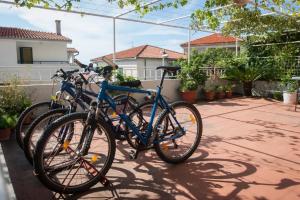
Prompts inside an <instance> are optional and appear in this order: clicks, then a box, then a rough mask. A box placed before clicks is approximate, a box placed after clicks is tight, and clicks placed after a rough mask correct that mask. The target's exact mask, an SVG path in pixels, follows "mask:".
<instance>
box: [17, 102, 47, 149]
mask: <svg viewBox="0 0 300 200" xmlns="http://www.w3.org/2000/svg"><path fill="white" fill-rule="evenodd" d="M44 106H48V107H49V109H50V106H51V101H45V102H40V103H37V104H34V105H32V106H30V107H28V108H26V109H25V110H24V111H23V112H22V113H21V115H20V116H19V118H18V121H17V124H16V128H15V132H16V140H17V143H18V145H19V147H20V148H21V149H23V148H24V143H23V139H24V136H25V133H24V134H23V130H22V129H23V125H24V121H25V119H26V118H27V117H28V115H29V114H30V113H32V112H33V111H34V109H37V108H39V107H44Z"/></svg>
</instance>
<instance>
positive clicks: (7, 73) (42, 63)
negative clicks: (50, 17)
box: [0, 21, 76, 82]
mask: <svg viewBox="0 0 300 200" xmlns="http://www.w3.org/2000/svg"><path fill="white" fill-rule="evenodd" d="M71 42H72V40H71V39H69V38H67V37H65V36H63V35H61V28H60V21H56V33H49V32H41V31H33V30H27V29H20V28H12V27H0V55H1V56H0V82H5V81H8V80H9V79H11V78H12V77H14V76H16V77H19V78H20V79H23V80H33V81H34V80H39V81H49V78H50V77H51V74H53V73H55V71H56V70H57V69H59V68H65V69H68V68H71V66H70V61H72V60H73V55H74V54H75V53H76V52H70V53H69V52H68V49H67V45H68V44H70V43H71Z"/></svg>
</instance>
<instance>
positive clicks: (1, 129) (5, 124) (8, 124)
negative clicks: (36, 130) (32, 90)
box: [0, 114, 17, 141]
mask: <svg viewBox="0 0 300 200" xmlns="http://www.w3.org/2000/svg"><path fill="white" fill-rule="evenodd" d="M16 123H17V117H16V115H13V116H12V115H8V114H1V116H0V140H1V141H3V140H8V139H9V138H10V135H11V129H12V128H14V127H15V125H16Z"/></svg>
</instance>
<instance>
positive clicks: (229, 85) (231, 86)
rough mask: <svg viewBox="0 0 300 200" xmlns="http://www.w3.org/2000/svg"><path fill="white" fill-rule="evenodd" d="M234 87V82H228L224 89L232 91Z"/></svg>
mask: <svg viewBox="0 0 300 200" xmlns="http://www.w3.org/2000/svg"><path fill="white" fill-rule="evenodd" d="M233 87H234V85H233V84H231V83H228V84H227V85H225V86H224V90H225V92H230V91H232V88H233Z"/></svg>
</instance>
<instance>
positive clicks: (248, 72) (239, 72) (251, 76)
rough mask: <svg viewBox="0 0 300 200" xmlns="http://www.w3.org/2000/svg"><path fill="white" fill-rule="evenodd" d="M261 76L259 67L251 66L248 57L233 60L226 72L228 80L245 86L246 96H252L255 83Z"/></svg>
mask: <svg viewBox="0 0 300 200" xmlns="http://www.w3.org/2000/svg"><path fill="white" fill-rule="evenodd" d="M261 76H262V72H261V69H260V68H259V67H257V66H253V65H251V66H250V65H249V64H248V58H247V57H246V56H240V57H237V58H233V59H231V60H230V61H229V63H228V67H227V68H226V70H225V78H226V79H228V80H235V81H239V82H240V83H242V84H243V89H244V95H245V96H252V87H253V82H254V81H256V80H258V79H259V78H260V77H261Z"/></svg>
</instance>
